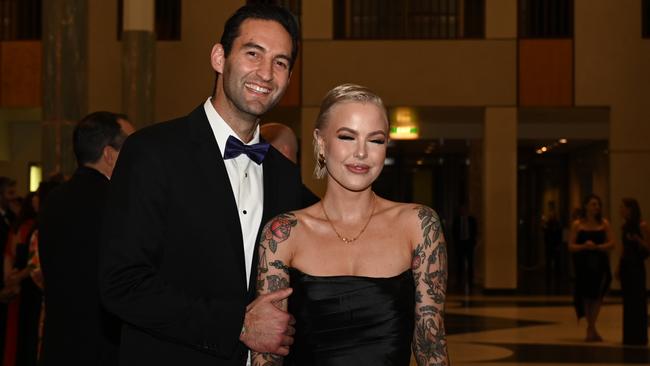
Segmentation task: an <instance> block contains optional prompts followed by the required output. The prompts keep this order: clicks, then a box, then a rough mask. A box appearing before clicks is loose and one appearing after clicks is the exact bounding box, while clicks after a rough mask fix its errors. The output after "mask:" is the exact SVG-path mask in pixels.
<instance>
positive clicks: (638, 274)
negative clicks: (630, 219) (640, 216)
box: [619, 226, 648, 345]
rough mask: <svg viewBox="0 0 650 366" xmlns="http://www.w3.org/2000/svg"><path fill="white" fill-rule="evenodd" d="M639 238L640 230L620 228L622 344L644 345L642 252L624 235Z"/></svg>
mask: <svg viewBox="0 0 650 366" xmlns="http://www.w3.org/2000/svg"><path fill="white" fill-rule="evenodd" d="M633 234H636V235H640V236H642V235H643V234H642V233H641V230H640V229H639V228H638V227H636V228H629V227H625V226H624V227H623V235H622V242H623V255H622V256H621V261H620V266H619V268H620V271H621V290H623V343H624V344H629V345H646V344H648V297H647V295H646V283H645V282H646V281H645V280H646V274H645V263H644V262H645V259H646V257H647V253H646V250H645V249H644V248H643V247H642V246H641V245H640V244H639V243H638V242H636V241H635V240H630V239H629V238H628V235H633Z"/></svg>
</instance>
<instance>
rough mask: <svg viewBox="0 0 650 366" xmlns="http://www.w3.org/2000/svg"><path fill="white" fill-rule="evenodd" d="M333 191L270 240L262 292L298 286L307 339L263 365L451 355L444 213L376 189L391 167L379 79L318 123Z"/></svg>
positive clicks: (335, 103)
mask: <svg viewBox="0 0 650 366" xmlns="http://www.w3.org/2000/svg"><path fill="white" fill-rule="evenodd" d="M314 143H315V144H314V145H315V146H314V148H315V151H314V152H315V155H316V159H317V167H316V171H315V174H316V176H317V177H319V178H321V177H326V179H327V191H326V193H325V196H324V197H323V200H322V201H320V202H318V203H316V204H314V205H312V206H310V207H307V208H305V209H303V210H299V211H294V212H290V213H286V214H283V215H280V216H278V217H276V218H274V219H273V220H271V221H270V222H269V223H268V224H267V225H266V227H265V228H264V231H263V232H262V236H261V239H260V247H259V266H258V277H257V291H258V293H259V294H264V293H269V292H273V291H276V290H278V289H281V288H286V287H289V286H291V288H292V289H293V294H292V295H291V297H290V298H289V300H288V305H287V303H286V302H285V303H282V304H280V305H279V306H282V307H283V308H286V307H287V306H288V309H289V312H290V313H291V314H293V315H294V316H295V318H296V325H295V329H296V334H295V337H294V339H295V343H294V344H293V346H292V347H291V350H290V353H289V356H288V357H287V358H286V359H285V360H282V359H281V358H279V357H276V356H274V355H271V354H259V353H253V364H254V365H278V364H282V362H283V361H284V362H285V364H287V365H300V366H303V365H310V366H317V365H321V366H324V365H327V366H349V365H355V366H363V365H367V366H371V365H372V366H376V365H386V366H408V365H409V363H410V356H411V347H412V350H413V354H414V355H415V358H416V360H417V364H418V365H420V366H422V365H434V364H435V365H447V364H448V357H447V340H446V335H445V327H444V322H443V315H444V302H445V294H446V283H447V254H446V244H445V239H444V235H443V233H442V229H441V225H440V220H439V218H438V215H437V214H436V213H435V212H434V211H433V210H432V209H431V208H429V207H425V206H421V205H415V204H404V203H397V202H391V201H389V200H386V199H383V198H381V197H379V196H377V195H376V194H375V193H374V192H373V191H372V187H371V185H372V183H373V182H374V181H375V179H377V177H378V176H379V174H380V173H381V170H382V168H383V166H384V159H385V157H386V146H387V143H388V118H387V115H386V109H385V108H384V105H383V102H382V101H381V99H380V98H379V97H378V96H377V95H375V94H374V93H373V92H371V91H370V90H368V89H367V88H364V87H361V86H358V85H352V84H344V85H341V86H338V87H336V88H334V89H332V90H331V91H330V92H329V93H328V94H327V95H326V96H325V99H324V100H323V103H322V104H321V110H320V113H319V116H318V119H317V121H316V129H315V130H314Z"/></svg>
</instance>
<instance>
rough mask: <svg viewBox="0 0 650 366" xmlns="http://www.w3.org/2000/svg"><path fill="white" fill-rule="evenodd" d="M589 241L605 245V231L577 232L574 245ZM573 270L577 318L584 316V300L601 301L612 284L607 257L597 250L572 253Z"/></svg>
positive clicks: (604, 253)
mask: <svg viewBox="0 0 650 366" xmlns="http://www.w3.org/2000/svg"><path fill="white" fill-rule="evenodd" d="M587 240H591V241H593V242H594V244H596V245H600V244H603V243H605V240H607V233H606V232H605V230H579V231H578V233H577V236H576V244H584V243H585V242H586V241H587ZM573 264H574V269H575V278H576V283H575V293H574V306H575V310H576V315H577V316H578V318H582V317H583V316H584V315H585V314H584V301H585V300H591V301H593V300H600V299H602V298H603V297H604V296H605V294H606V293H607V291H608V290H609V286H610V284H611V282H612V272H611V269H610V266H609V255H608V254H607V253H606V252H602V251H598V250H585V251H580V252H576V253H573Z"/></svg>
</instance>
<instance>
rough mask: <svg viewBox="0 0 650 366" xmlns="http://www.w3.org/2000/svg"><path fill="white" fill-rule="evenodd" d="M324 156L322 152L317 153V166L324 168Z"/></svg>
mask: <svg viewBox="0 0 650 366" xmlns="http://www.w3.org/2000/svg"><path fill="white" fill-rule="evenodd" d="M325 163H326V161H325V156H324V155H323V154H322V153H319V154H318V168H319V169H323V168H325Z"/></svg>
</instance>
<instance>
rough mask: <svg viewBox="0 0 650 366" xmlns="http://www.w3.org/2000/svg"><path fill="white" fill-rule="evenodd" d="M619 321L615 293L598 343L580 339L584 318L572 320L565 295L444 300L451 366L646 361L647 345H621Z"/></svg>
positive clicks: (605, 311) (604, 312)
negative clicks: (601, 340)
mask: <svg viewBox="0 0 650 366" xmlns="http://www.w3.org/2000/svg"><path fill="white" fill-rule="evenodd" d="M621 324H622V305H621V303H620V299H619V298H616V297H613V298H607V299H606V300H605V303H604V305H603V308H602V310H601V314H600V317H599V320H598V324H597V326H598V330H599V332H600V334H601V336H602V337H603V342H598V343H587V342H585V341H584V337H585V329H586V322H585V320H584V319H583V320H582V321H581V322H580V323H578V322H577V321H576V317H575V313H574V311H573V307H572V303H571V298H570V297H569V296H523V297H522V296H517V297H515V296H483V295H472V296H462V295H452V296H449V299H448V304H447V318H446V325H447V332H448V342H449V354H450V357H451V364H452V365H455V366H461V365H480V366H498V365H508V366H514V365H531V366H546V365H597V366H598V365H608V366H614V365H623V364H626V365H628V364H629V365H635V364H636V365H650V348H647V347H631V346H623V345H622V343H621V339H622V329H621ZM414 365H415V364H414Z"/></svg>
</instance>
